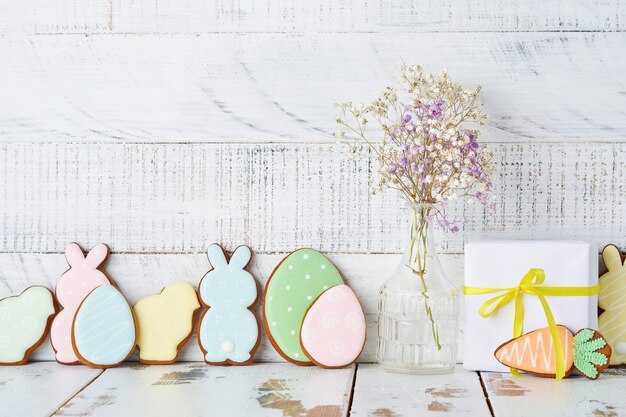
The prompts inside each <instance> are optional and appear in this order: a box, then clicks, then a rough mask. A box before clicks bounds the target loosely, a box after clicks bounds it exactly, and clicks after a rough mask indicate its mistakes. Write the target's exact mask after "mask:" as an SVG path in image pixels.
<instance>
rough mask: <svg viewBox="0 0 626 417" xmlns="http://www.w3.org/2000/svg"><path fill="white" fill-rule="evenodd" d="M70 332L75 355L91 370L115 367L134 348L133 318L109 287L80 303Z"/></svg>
mask: <svg viewBox="0 0 626 417" xmlns="http://www.w3.org/2000/svg"><path fill="white" fill-rule="evenodd" d="M72 330H73V331H72V345H73V347H74V351H75V352H76V355H77V356H78V358H79V359H80V361H81V362H82V363H83V364H85V365H88V366H91V367H94V368H109V367H112V366H115V365H117V364H119V363H121V362H123V361H124V360H125V359H126V358H127V357H128V356H130V354H131V352H132V351H133V350H134V349H135V341H136V332H135V318H134V316H133V313H132V311H131V308H130V306H129V305H128V302H127V301H126V299H125V298H124V296H123V295H122V294H121V293H120V292H119V291H118V290H117V289H116V288H115V287H114V286H112V285H109V284H105V285H101V286H99V287H97V288H96V289H95V290H93V291H92V292H91V293H90V294H89V295H88V296H87V298H85V300H83V302H82V304H81V305H80V307H79V308H78V311H77V313H76V317H75V318H74V323H73V326H72Z"/></svg>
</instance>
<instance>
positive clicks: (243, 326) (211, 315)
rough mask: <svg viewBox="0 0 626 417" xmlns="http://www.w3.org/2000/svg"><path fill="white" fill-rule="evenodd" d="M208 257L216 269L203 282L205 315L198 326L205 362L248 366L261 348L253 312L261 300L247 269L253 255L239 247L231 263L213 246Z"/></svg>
mask: <svg viewBox="0 0 626 417" xmlns="http://www.w3.org/2000/svg"><path fill="white" fill-rule="evenodd" d="M208 257H209V262H210V263H211V266H212V267H213V269H212V270H210V271H209V272H208V273H207V274H206V275H205V276H204V277H203V278H202V280H201V281H200V285H199V286H198V295H199V298H200V301H201V303H202V305H203V306H204V307H208V310H207V311H205V312H204V314H203V315H202V317H201V318H200V322H199V324H198V343H199V345H200V349H202V352H203V353H204V360H205V362H206V363H208V364H212V365H223V364H229V365H247V364H250V363H252V361H253V359H254V354H255V353H256V350H257V349H258V347H259V342H260V340H261V339H260V334H261V332H260V326H259V322H258V320H257V318H256V316H255V315H254V313H252V311H251V310H250V309H251V308H252V307H253V306H254V304H255V303H256V301H257V298H258V287H257V284H256V281H255V280H254V277H253V276H252V275H251V274H250V273H249V272H247V271H246V270H245V269H244V268H245V267H246V265H248V263H249V262H250V258H251V257H252V253H251V252H250V249H249V248H248V247H247V246H239V247H238V248H237V249H235V252H233V255H232V257H231V258H230V260H227V259H226V255H225V254H224V251H223V250H222V248H221V247H220V246H219V245H217V244H215V243H214V244H212V245H211V246H209V249H208Z"/></svg>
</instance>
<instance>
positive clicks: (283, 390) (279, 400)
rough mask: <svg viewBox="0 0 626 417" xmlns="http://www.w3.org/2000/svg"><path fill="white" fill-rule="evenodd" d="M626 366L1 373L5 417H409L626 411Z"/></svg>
mask: <svg viewBox="0 0 626 417" xmlns="http://www.w3.org/2000/svg"><path fill="white" fill-rule="evenodd" d="M625 391H626V370H625V369H610V370H608V371H607V372H606V374H605V375H603V376H602V377H601V378H600V379H599V380H597V381H587V380H586V379H584V378H582V377H571V378H568V379H567V380H563V381H561V382H559V383H556V382H555V381H554V380H550V379H543V378H535V377H524V376H522V377H517V378H516V377H512V376H511V375H508V374H497V373H487V372H483V373H476V372H467V371H464V370H462V369H461V368H459V369H457V371H456V373H454V374H450V375H438V376H414V375H400V374H392V373H386V372H384V371H382V370H380V369H379V368H378V367H377V366H376V365H370V364H359V365H355V366H353V367H351V368H348V369H342V370H324V369H320V368H316V367H297V366H294V365H291V364H287V363H264V364H255V365H253V366H248V367H211V366H206V365H204V364H203V363H198V362H184V363H179V364H176V365H168V366H145V365H139V364H126V365H124V366H120V367H118V368H114V369H109V370H106V371H101V370H94V369H89V368H86V367H83V366H71V367H68V366H61V365H58V364H56V363H54V362H37V363H31V364H28V365H26V366H22V367H5V368H1V369H0V415H1V416H11V417H15V416H19V415H27V416H52V415H54V416H126V415H128V416H141V415H146V416H167V417H171V416H185V417H187V416H220V417H224V416H255V417H256V416H276V417H280V416H284V417H341V416H372V417H400V416H412V417H413V416H422V415H426V414H432V415H446V416H457V415H468V416H487V417H488V416H539V415H540V416H566V415H567V416H595V417H597V416H603V417H609V416H611V417H617V416H620V415H626V395H625V394H626V392H625Z"/></svg>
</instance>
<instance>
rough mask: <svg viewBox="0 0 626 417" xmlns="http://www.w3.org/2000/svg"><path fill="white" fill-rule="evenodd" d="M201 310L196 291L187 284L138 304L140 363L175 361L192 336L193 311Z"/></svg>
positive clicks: (167, 288)
mask: <svg viewBox="0 0 626 417" xmlns="http://www.w3.org/2000/svg"><path fill="white" fill-rule="evenodd" d="M199 308H200V303H199V302H198V296H197V295H196V290H195V288H194V287H193V286H192V285H191V284H188V283H186V282H174V283H172V284H170V285H168V286H166V287H165V288H164V289H163V291H161V294H158V295H151V296H149V297H146V298H144V299H142V300H140V301H139V302H138V303H137V304H135V307H133V310H134V312H135V316H136V318H137V346H138V347H139V360H140V361H141V362H142V363H147V364H169V363H174V362H176V359H177V357H178V352H179V351H180V349H181V348H182V347H183V346H184V344H185V343H187V341H188V340H189V338H190V337H191V334H192V332H193V316H194V312H195V311H196V310H197V309H199Z"/></svg>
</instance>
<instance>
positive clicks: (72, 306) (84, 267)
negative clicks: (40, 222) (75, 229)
mask: <svg viewBox="0 0 626 417" xmlns="http://www.w3.org/2000/svg"><path fill="white" fill-rule="evenodd" d="M108 255H109V248H108V247H107V246H106V245H105V244H103V243H100V244H98V245H96V246H94V247H93V248H92V249H91V250H90V251H89V253H88V254H87V256H86V257H85V256H84V254H83V250H82V249H81V248H80V246H78V245H77V244H76V243H70V244H68V245H67V247H66V248H65V259H66V260H67V263H68V264H69V266H70V269H68V270H67V271H65V272H64V273H63V275H61V278H59V282H58V283H57V286H56V290H55V295H56V299H57V301H58V303H59V305H60V306H61V307H62V310H61V311H60V312H59V314H57V316H56V317H55V318H54V321H53V322H52V327H51V329H50V340H51V341H52V347H53V348H54V351H55V352H56V360H57V362H59V363H62V364H66V365H70V364H75V363H78V362H79V361H78V358H77V357H76V354H75V353H74V349H73V348H72V322H73V321H74V316H75V315H76V310H78V307H79V306H80V303H81V302H82V301H83V300H84V299H85V298H86V297H87V295H89V293H91V292H92V291H93V290H94V289H95V288H97V287H99V286H100V285H103V284H111V281H110V280H109V278H108V277H107V276H106V275H105V274H104V272H102V271H100V270H99V269H98V267H100V266H101V265H102V264H103V263H104V261H105V260H106V258H107V256H108Z"/></svg>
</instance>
